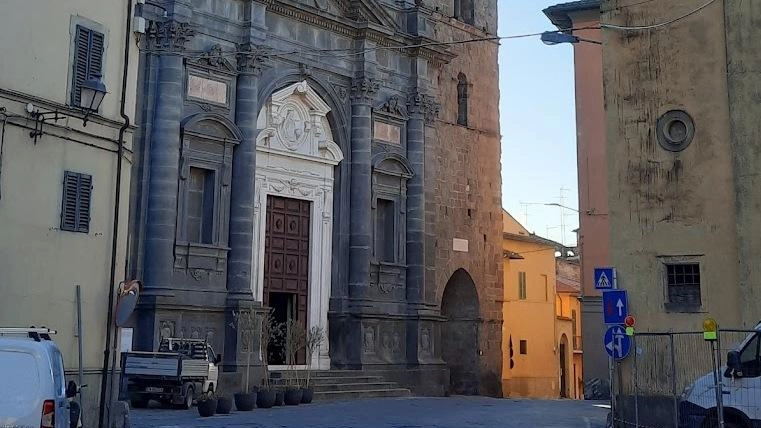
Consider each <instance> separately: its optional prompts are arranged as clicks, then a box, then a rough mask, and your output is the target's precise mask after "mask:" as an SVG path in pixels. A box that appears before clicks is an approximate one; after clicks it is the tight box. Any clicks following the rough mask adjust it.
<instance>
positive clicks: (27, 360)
mask: <svg viewBox="0 0 761 428" xmlns="http://www.w3.org/2000/svg"><path fill="white" fill-rule="evenodd" d="M0 379H2V382H0V414H2V415H9V414H14V413H16V412H19V411H22V412H23V411H24V410H25V409H27V408H28V407H29V405H30V404H32V403H36V402H37V401H38V399H39V394H40V375H39V372H38V370H37V364H36V361H35V359H34V356H33V355H31V354H28V353H25V352H17V351H9V350H0Z"/></svg>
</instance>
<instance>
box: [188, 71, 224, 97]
mask: <svg viewBox="0 0 761 428" xmlns="http://www.w3.org/2000/svg"><path fill="white" fill-rule="evenodd" d="M188 97H192V98H197V99H199V100H204V101H208V102H212V103H216V104H227V83H225V82H220V81H219V80H212V79H207V78H205V77H201V76H194V75H192V74H191V75H190V76H188Z"/></svg>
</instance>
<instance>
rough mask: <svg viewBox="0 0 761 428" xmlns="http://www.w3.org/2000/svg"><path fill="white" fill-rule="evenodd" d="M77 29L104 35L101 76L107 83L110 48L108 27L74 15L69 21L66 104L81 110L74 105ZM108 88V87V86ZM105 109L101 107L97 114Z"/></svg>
mask: <svg viewBox="0 0 761 428" xmlns="http://www.w3.org/2000/svg"><path fill="white" fill-rule="evenodd" d="M77 27H83V28H86V29H88V30H90V31H94V32H96V33H100V34H102V35H103V54H102V55H101V65H100V74H101V80H102V81H103V82H104V83H105V82H106V77H107V76H106V70H107V69H108V61H107V60H108V48H109V39H110V37H109V31H108V27H106V26H105V25H103V24H100V23H98V22H95V21H93V20H91V19H87V18H85V17H83V16H79V15H72V16H71V18H70V19H69V64H68V67H67V70H68V74H67V79H66V104H67V105H68V106H70V107H73V108H77V109H78V108H79V106H78V105H75V104H74V98H75V97H74V96H73V94H74V90H75V87H74V85H75V84H74V82H75V79H74V63H75V62H76V61H77ZM106 87H108V85H106ZM102 108H103V105H101V106H100V107H99V108H98V111H97V112H96V113H99V112H100V109H102Z"/></svg>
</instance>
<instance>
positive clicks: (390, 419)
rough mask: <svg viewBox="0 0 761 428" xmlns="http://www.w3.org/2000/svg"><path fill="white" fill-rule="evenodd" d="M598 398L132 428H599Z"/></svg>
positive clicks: (383, 405)
mask: <svg viewBox="0 0 761 428" xmlns="http://www.w3.org/2000/svg"><path fill="white" fill-rule="evenodd" d="M600 404H601V403H596V402H590V401H571V400H554V401H547V400H512V399H503V400H500V399H494V398H485V397H449V398H381V399H367V400H356V401H340V402H332V403H314V404H309V405H301V406H298V407H280V408H273V409H255V410H254V411H252V412H233V413H232V414H230V415H226V416H214V417H211V418H199V417H198V412H197V411H196V409H195V408H193V409H192V410H165V409H148V410H132V411H131V414H130V419H131V422H132V426H133V428H178V427H183V428H184V427H204V428H220V427H230V428H244V427H247V428H248V427H252V428H253V427H257V428H258V427H272V428H275V427H277V428H280V427H293V428H355V427H357V428H471V427H505V428H510V427H521V428H523V427H546V428H604V427H605V418H606V416H607V412H608V411H607V410H606V409H604V408H602V407H600V406H599V405H600Z"/></svg>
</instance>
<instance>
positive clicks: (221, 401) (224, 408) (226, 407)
mask: <svg viewBox="0 0 761 428" xmlns="http://www.w3.org/2000/svg"><path fill="white" fill-rule="evenodd" d="M232 409H233V400H232V398H230V397H217V414H218V415H227V414H229V413H230V411H231V410H232Z"/></svg>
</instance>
